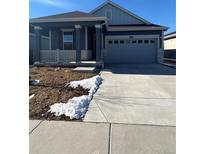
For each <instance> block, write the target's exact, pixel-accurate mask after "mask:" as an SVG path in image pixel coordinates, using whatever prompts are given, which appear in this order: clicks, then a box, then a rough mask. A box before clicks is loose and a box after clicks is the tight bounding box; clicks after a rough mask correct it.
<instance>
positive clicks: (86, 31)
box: [85, 27, 88, 50]
mask: <svg viewBox="0 0 205 154" xmlns="http://www.w3.org/2000/svg"><path fill="white" fill-rule="evenodd" d="M85 50H88V27H85Z"/></svg>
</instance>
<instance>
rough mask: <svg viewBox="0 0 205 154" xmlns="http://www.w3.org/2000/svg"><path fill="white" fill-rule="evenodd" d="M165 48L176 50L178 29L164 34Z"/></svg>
mask: <svg viewBox="0 0 205 154" xmlns="http://www.w3.org/2000/svg"><path fill="white" fill-rule="evenodd" d="M164 49H165V50H176V31H175V32H172V33H168V34H166V35H164Z"/></svg>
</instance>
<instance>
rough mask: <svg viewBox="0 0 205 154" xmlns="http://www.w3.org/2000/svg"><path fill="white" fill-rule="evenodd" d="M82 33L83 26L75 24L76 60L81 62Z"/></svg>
mask: <svg viewBox="0 0 205 154" xmlns="http://www.w3.org/2000/svg"><path fill="white" fill-rule="evenodd" d="M80 35H81V26H80V25H75V46H76V62H80V61H81V42H80Z"/></svg>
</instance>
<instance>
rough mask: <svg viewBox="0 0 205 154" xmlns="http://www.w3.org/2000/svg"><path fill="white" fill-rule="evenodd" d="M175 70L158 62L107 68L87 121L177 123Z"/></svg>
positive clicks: (85, 119)
mask: <svg viewBox="0 0 205 154" xmlns="http://www.w3.org/2000/svg"><path fill="white" fill-rule="evenodd" d="M175 71H176V70H175V69H173V68H170V67H167V66H164V65H158V64H153V65H115V66H110V67H108V68H106V69H105V70H103V71H102V72H101V75H102V78H103V84H102V85H101V87H100V88H99V90H98V91H97V93H96V94H95V95H94V98H93V100H92V101H91V104H90V106H89V110H88V112H87V114H86V116H85V118H84V121H87V122H109V123H125V124H145V125H164V126H175V114H176V113H175V112H176V103H175V102H176V101H175V98H176V94H175V87H176V83H175V82H176V76H175Z"/></svg>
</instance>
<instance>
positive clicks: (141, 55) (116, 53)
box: [105, 38, 157, 63]
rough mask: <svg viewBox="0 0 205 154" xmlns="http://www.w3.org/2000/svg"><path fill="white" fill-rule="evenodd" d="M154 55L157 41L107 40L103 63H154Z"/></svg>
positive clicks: (151, 39)
mask: <svg viewBox="0 0 205 154" xmlns="http://www.w3.org/2000/svg"><path fill="white" fill-rule="evenodd" d="M145 40H146V41H145ZM123 42H124V43H123ZM145 42H146V43H145ZM147 42H148V43H147ZM156 55H157V39H153V38H150V39H134V40H130V39H120V38H119V39H116V38H115V39H108V40H107V52H106V57H105V62H106V63H156Z"/></svg>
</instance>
